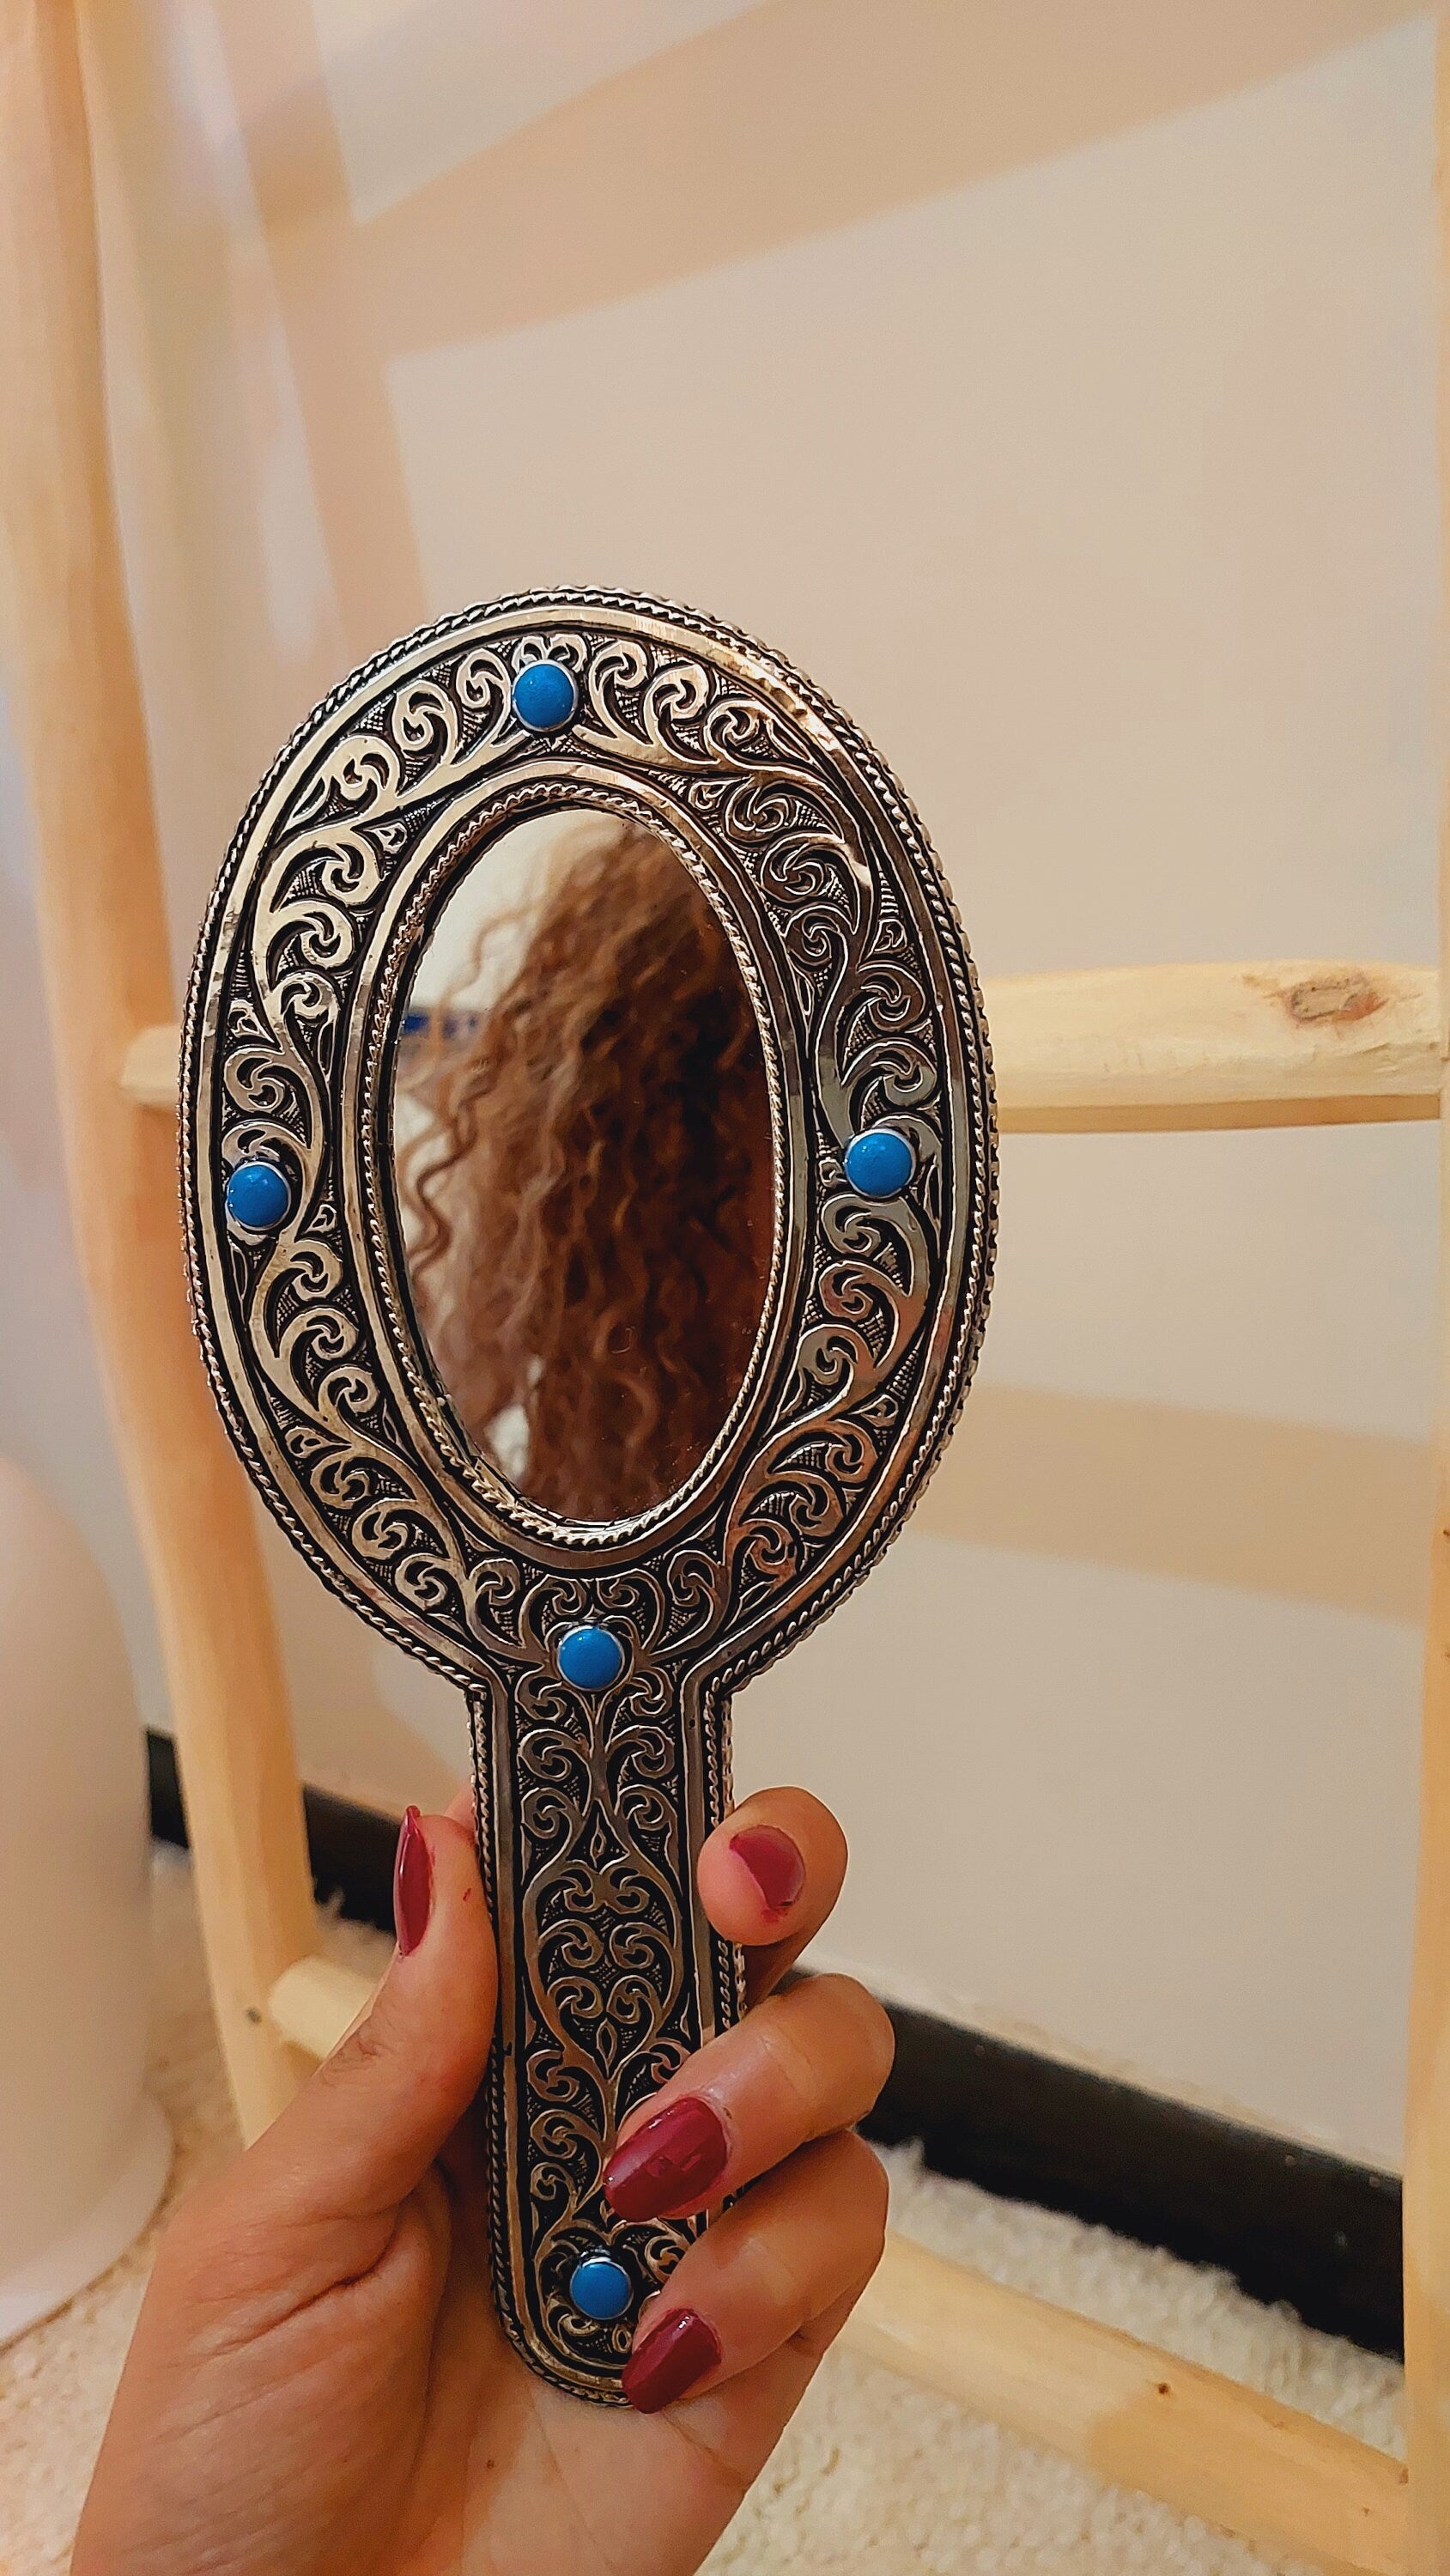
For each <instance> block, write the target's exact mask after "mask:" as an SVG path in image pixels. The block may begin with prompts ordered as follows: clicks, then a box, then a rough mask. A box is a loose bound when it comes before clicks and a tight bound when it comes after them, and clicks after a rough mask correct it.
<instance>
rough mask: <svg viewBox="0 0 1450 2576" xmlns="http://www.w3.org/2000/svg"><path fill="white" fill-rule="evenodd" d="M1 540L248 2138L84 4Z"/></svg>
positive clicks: (265, 2029)
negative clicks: (114, 465) (154, 1103)
mask: <svg viewBox="0 0 1450 2576" xmlns="http://www.w3.org/2000/svg"><path fill="white" fill-rule="evenodd" d="M0 376H3V382H4V387H5V393H4V400H3V402H0V519H3V541H4V550H5V573H6V594H7V598H6V605H7V609H8V626H9V644H10V655H9V659H10V667H11V671H12V674H13V677H14V680H15V683H16V696H17V701H18V706H17V713H18V716H19V721H20V729H21V736H22V741H23V745H24V749H25V754H26V766H27V775H28V778H29V783H30V791H31V798H32V813H33V818H34V825H35V833H36V846H37V864H38V880H39V890H40V910H41V931H42V945H43V952H44V960H45V975H46V987H47V994H48V999H49V1006H50V1021H51V1029H52V1032H53V1041H54V1052H55V1067H56V1081H57V1088H58V1093H59V1100H60V1110H61V1119H62V1124H63V1129H64V1135H65V1148H66V1161H67V1172H68V1178H69V1184H70V1202H71V1214H72V1220H73V1224H74V1228H75V1236H76V1242H77V1246H78V1250H79V1254H80V1260H81V1265H82V1268H83V1270H84V1273H85V1278H86V1284H87V1287H88V1289H89V1293H90V1303H91V1314H92V1318H93V1322H94V1326H95V1333H96V1340H97V1343H98V1345H99V1348H100V1353H101V1359H102V1365H103V1368H104V1371H105V1376H106V1383H107V1390H108V1394H109V1398H110V1405H111V1413H112V1420H113V1423H114V1426H115V1431H116V1437H117V1443H118V1447H119V1450H120V1455H121V1462H122V1466H123V1468H124V1471H125V1475H126V1480H127V1487H128V1490H129V1493H130V1498H131V1504H132V1508H133V1510H134V1512H135V1515H136V1520H137V1524H138V1527H139V1530H140V1534H141V1539H142V1544H143V1547H144V1549H145V1553H146V1560H147V1566H148V1570H149V1573H150V1577H151V1587H152V1592H153V1595H154V1598H155V1602H156V1609H157V1615H158V1620H159V1624H160V1629H161V1637H162V1644H163V1647H164V1650H165V1655H166V1667H167V1674H168V1678H169V1681H170V1687H171V1700H172V1708H173V1713H174V1721H175V1726H176V1733H177V1740H178V1747H179V1752H180V1757H181V1765H182V1780H183V1788H184V1792H185V1797H186V1805H187V1814H188V1818H189V1823H190V1829H191V1837H192V1847H193V1851H194V1855H195V1867H196V1880H197V1889H198V1895H199V1898H200V1905H201V1915H202V1926H203V1931H204V1934H205V1939H206V1947H207V1957H208V1963H209V1966H210V1971H211V1980H212V1991H213V1995H214V1998H215V2002H216V2008H217V2015H218V2020H219V2023H220V2027H221V2035H222V2041H223V2045H224V2048H225V2052H226V2059H227V2066H228V2071H229V2073H230V2077H231V2082H232V2089H233V2093H234V2095H235V2098H236V2103H237V2108H238V2112H239V2114H240V2117H241V2122H242V2126H243V2129H244V2131H245V2132H246V2133H247V2134H249V2135H251V2134H254V2133H255V2132H256V2131H257V2130H259V2129H261V2128H263V2127H265V2125H266V2123H267V2121H268V2120H270V2119H271V2118H272V2117H273V2116H274V2115H275V2113H276V2112H277V2111H278V2110H279V2109H280V2108H281V2106H282V2104H283V2103H284V2102H285V2101H286V2100H287V2099H288V2097H289V2095H290V2093H291V2092H292V2090H293V2089H294V2087H295V2084H296V2082H297V2081H298V2078H299V2076H300V2074H301V2072H302V2070H303V2068H304V2066H305V2060H303V2059H302V2058H301V2057H300V2056H299V2055H298V2053H297V2052H296V2051H295V2050H293V2049H291V2048H289V2047H288V2046H287V2045H286V2044H285V2043H284V2042H283V2041H282V2040H281V2039H280V2037H279V2036H278V2035H277V2033H276V2032H275V2031H274V2030H273V2028H272V2027H271V2025H270V2024H269V2022H268V2020H267V2017H266V1999H267V1995H268V1993H269V1992H270V1989H271V1987H272V1986H273V1984H274V1983H275V1981H276V1979H277V1978H278V1977H279V1976H280V1975H281V1973H282V1971H283V1970H284V1969H285V1968H288V1967H290V1966H291V1965H292V1964H293V1963H294V1962H295V1961H296V1960H297V1959H299V1958H301V1957H303V1956H304V1955H305V1954H306V1953H308V1952H309V1951H310V1950H311V1949H312V1947H313V1943H314V1917H313V1908H312V1889H311V1882H310V1878H309V1874H308V1867H307V1855H306V1844H305V1838H304V1833H303V1825H302V1806H301V1796H300V1791H299V1786H298V1781H297V1774H296V1765H295V1760H294V1756H293V1751H292V1741H291V1728H290V1722H289V1717H288V1710H287V1696H286V1683H285V1677H284V1674H283V1668H282V1661H281V1655H280V1651H279V1647H278V1642H277V1636H276V1629H275V1623H274V1619H273V1613H272V1606H271V1600H270V1596H269V1593H268V1589H267V1585H266V1580H265V1576H264V1574H263V1569H262V1563H261V1556H260V1551H259V1548H258V1544H257V1536H256V1531H255V1527H254V1525H253V1521H252V1516H251V1515H252V1507H251V1503H250V1498H249V1496H248V1494H247V1491H246V1487H245V1482H244V1479H243V1476H242V1472H241V1470H240V1468H239V1467H238V1466H237V1464H236V1462H235V1460H234V1459H233V1458H232V1456H231V1453H230V1450H229V1449H228V1447H227V1443H226V1440H225V1437H224V1435H223V1433H222V1430H221V1426H220V1423H219V1422H218V1420H217V1418H216V1415H215V1412H214V1410H213V1407H212V1403H211V1399H210V1396H209V1394H208V1391H207V1387H206V1384H205V1380H204V1377H203V1373H202V1368H201V1362H200V1359H199V1356H198V1354H197V1351H196V1348H195V1344H194V1342H193V1339H192V1333H191V1324H190V1318H189V1316H188V1313H187V1306H186V1293H185V1285H184V1278H183V1270H182V1258H181V1245H180V1238H179V1226H178V1215H177V1184H176V1169H175V1160H174V1156H175V1135H174V1131H173V1129H172V1128H171V1126H170V1123H169V1122H168V1121H164V1120H159V1119H157V1118H155V1117H154V1116H151V1115H148V1113H147V1112H146V1111H145V1110H144V1109H142V1108H139V1107H138V1106H136V1104H134V1103H133V1102H131V1101H129V1100H128V1099H127V1098H126V1097H125V1096H124V1094H123V1092H122V1090H121V1086H120V1073H121V1066H122V1063H123V1061H124V1059H125V1056H126V1052H127V1049H128V1047H129V1046H130V1044H131V1042H132V1041H133V1039H134V1038H135V1036H136V1034H137V1032H138V1031H139V1030H140V1029H142V1028H145V1027H146V1026H148V1025H149V1024H150V1023H151V1022H153V1021H156V1020H162V1019H166V1018H169V1017H170V1016H171V1011H172V996H171V991H170V971H169V964H168V943H167V928H166V918H165V908H164V901H163V894H162V883H161V870H160V862H159V856H158V852H157V845H156V830H155V819H154V813H153V807H152V796H151V780H150V770H149V762H148V756H147V743H146V731H145V723H144V718H143V714H142V707H141V698H140V690H139V686H138V681H137V674H136V664H135V652H134V646H133V641H132V636H131V628H130V619H129V615H128V610H127V603H126V596H125V588H124V582H123V577H122V567H121V558H120V548H119V543H118V538H117V529H116V517H115V509H114V503H113V497H112V490H111V477H110V458H109V450H108V443H107V433H106V413H105V397H104V387H103V382H102V374H101V340H100V301H99V286H98V275H97V258H96V238H95V208H94V200H93V193H92V182H91V164H90V150H89V138H88V133H87V126H86V114H85V100H84V93H83V90H82V85H81V77H80V65H79V59H78V51H77V40H76V23H75V15H74V9H73V5H72V0H0Z"/></svg>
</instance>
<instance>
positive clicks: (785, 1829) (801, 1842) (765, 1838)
mask: <svg viewBox="0 0 1450 2576" xmlns="http://www.w3.org/2000/svg"><path fill="white" fill-rule="evenodd" d="M696 1875H697V1882H698V1885H699V1890H700V1902H701V1904H702V1905H703V1906H704V1908H705V1912H706V1913H707V1914H708V1916H709V1918H710V1921H711V1922H712V1924H713V1925H714V1927H715V1929H716V1931H717V1932H719V1933H721V1934H722V1935H723V1937H724V1938H725V1939H726V1940H727V1941H738V1942H739V1943H740V1945H741V1947H742V1948H743V1949H744V1950H745V1951H746V1952H747V1953H748V1956H747V1958H746V1963H745V1983H746V1995H747V2000H748V2001H749V2002H751V2003H758V2002H759V2000H760V1998H761V1996H762V1995H768V1994H769V1993H770V1992H771V1989H772V1988H773V1987H774V1986H777V1985H779V1983H780V1980H781V1978H782V1977H783V1976H784V1975H785V1972H786V1970H787V1969H788V1968H789V1967H791V1966H792V1965H793V1964H794V1962H795V1960H796V1959H797V1958H798V1957H799V1956H800V1953H801V1951H802V1950H803V1949H804V1948H805V1946H806V1943H807V1942H808V1941H812V1940H814V1938H815V1936H816V1934H817V1933H818V1932H819V1930H820V1928H821V1925H822V1924H823V1923H824V1922H825V1921H826V1919H827V1917H828V1916H829V1914H830V1912H831V1910H832V1908H833V1906H834V1905H835V1902H836V1899H837V1897H838V1896H839V1895H840V1893H841V1882H842V1880H843V1879H844V1878H845V1875H846V1837H845V1835H844V1834H843V1833H842V1831H841V1828H840V1826H839V1825H838V1824H837V1822H836V1819H835V1817H834V1816H833V1815H832V1813H831V1811H830V1809H829V1807H823V1806H822V1804H821V1802H820V1800H819V1798H813V1797H812V1796H811V1794H810V1792H809V1790H807V1789H762V1790H760V1791H758V1792H757V1794H756V1795H755V1796H754V1797H753V1798H747V1799H745V1801H744V1802H743V1804H742V1805H740V1806H738V1807H736V1808H734V1809H733V1810H732V1812H731V1813H730V1814H729V1815H728V1816H727V1817H726V1818H725V1820H724V1822H723V1824H719V1825H717V1826H716V1828H715V1831H714V1832H713V1833H712V1834H711V1835H710V1836H709V1838H708V1840H707V1841H706V1843H705V1845H704V1847H703V1849H702V1850H701V1853H700V1858H699V1863H698V1868H697V1873H696Z"/></svg>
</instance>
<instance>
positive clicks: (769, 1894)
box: [730, 1825, 806, 1914]
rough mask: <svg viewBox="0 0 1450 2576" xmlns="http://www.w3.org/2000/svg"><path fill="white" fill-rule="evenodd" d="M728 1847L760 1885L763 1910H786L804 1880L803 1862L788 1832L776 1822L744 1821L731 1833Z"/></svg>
mask: <svg viewBox="0 0 1450 2576" xmlns="http://www.w3.org/2000/svg"><path fill="white" fill-rule="evenodd" d="M730 1848H731V1850H732V1851H733V1852H734V1853H735V1855H736V1857H737V1859H739V1860H743V1861H744V1863H745V1866H746V1868H747V1869H748V1870H749V1872H750V1875H751V1877H752V1878H753V1879H754V1881H755V1884H756V1886H757V1887H758V1888H759V1890H760V1893H761V1895H762V1897H763V1898H764V1900H765V1910H766V1913H767V1914H785V1913H788V1912H789V1910H790V1908H791V1906H792V1905H794V1903H795V1901H796V1898H797V1897H798V1896H799V1894H800V1892H801V1889H802V1888H803V1887H804V1885H805V1883H806V1865H805V1862H804V1861H803V1860H802V1858H801V1855H800V1849H799V1846H798V1845H797V1844H795V1843H793V1842H792V1841H791V1838H790V1836H789V1834H783V1833H782V1832H781V1831H780V1828H779V1826H778V1825H747V1826H746V1827H745V1829H744V1831H743V1832H742V1833H738V1834H734V1835H732V1837H731V1841H730Z"/></svg>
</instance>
